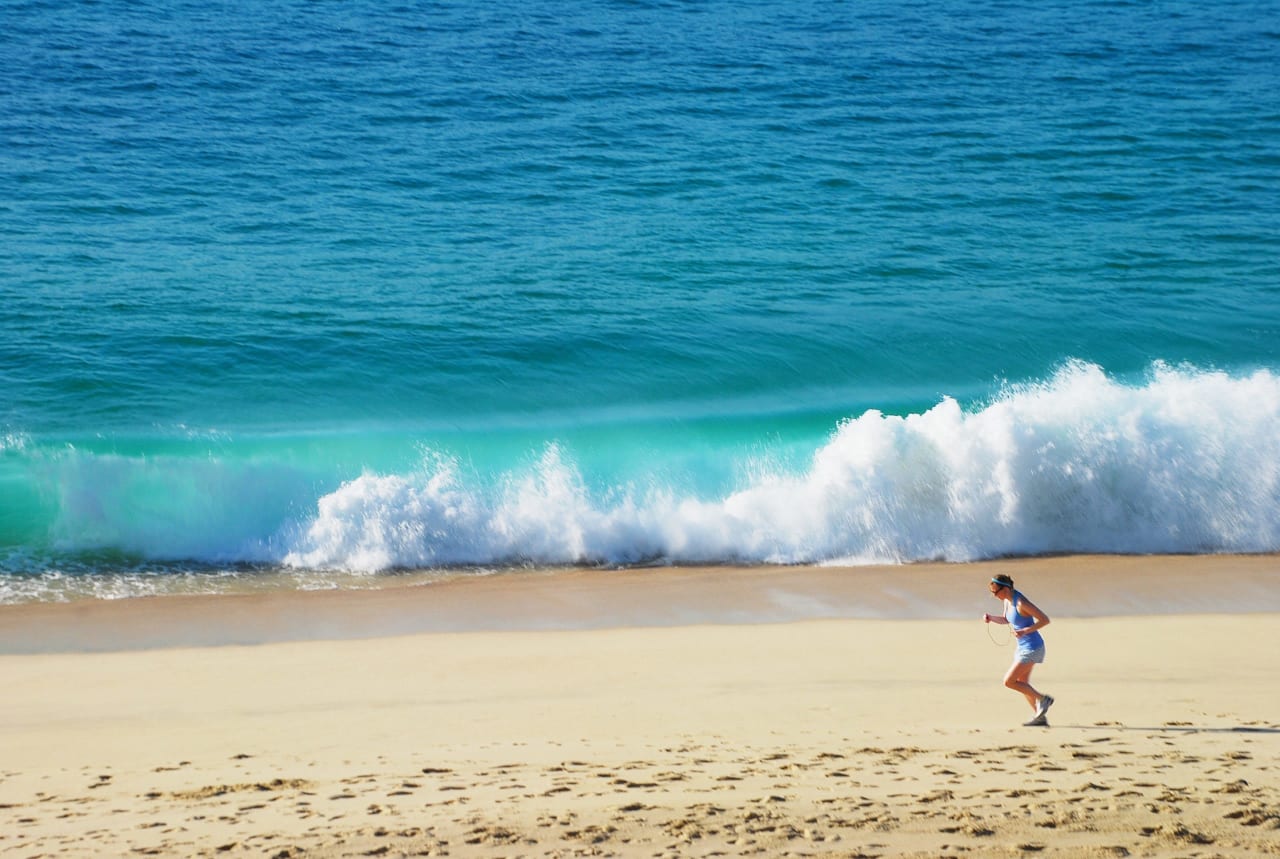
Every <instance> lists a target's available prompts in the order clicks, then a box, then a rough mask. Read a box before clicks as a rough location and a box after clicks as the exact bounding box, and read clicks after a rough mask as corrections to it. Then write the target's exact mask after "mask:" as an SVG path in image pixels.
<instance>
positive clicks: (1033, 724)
mask: <svg viewBox="0 0 1280 859" xmlns="http://www.w3.org/2000/svg"><path fill="white" fill-rule="evenodd" d="M1022 724H1023V726H1024V727H1027V728H1047V727H1049V720H1048V719H1046V718H1045V717H1044V714H1043V713H1041V714H1040V715H1039V716H1036V717H1035V718H1034V719H1032V720H1031V721H1030V722H1023V723H1022Z"/></svg>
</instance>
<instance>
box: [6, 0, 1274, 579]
mask: <svg viewBox="0 0 1280 859" xmlns="http://www.w3.org/2000/svg"><path fill="white" fill-rule="evenodd" d="M2 29H3V32H2V33H0V68H2V69H3V71H0V334H2V335H3V336H0V600H7V601H13V600H25V599H57V598H63V597H64V596H66V595H68V594H70V595H75V594H80V593H99V594H109V595H120V594H129V593H142V592H151V591H153V590H157V589H159V590H164V589H165V588H167V587H168V588H173V587H177V585H175V584H173V583H175V582H185V583H186V584H183V585H182V587H184V588H194V589H196V590H200V589H202V588H210V589H214V588H219V587H221V586H222V585H221V584H219V583H225V581H227V580H235V581H239V580H243V579H246V578H253V577H255V576H266V575H268V572H267V571H269V576H270V579H271V581H285V582H288V583H290V584H288V586H327V585H332V584H335V583H337V584H341V585H342V586H347V585H349V584H350V583H351V582H353V581H363V580H365V579H367V578H368V577H370V576H371V575H373V574H377V573H381V572H385V571H388V570H398V569H403V568H415V569H416V568H429V569H436V568H440V569H448V570H459V569H461V570H473V569H483V570H488V569H498V568H506V567H512V566H515V567H519V566H522V565H530V564H561V563H568V564H575V563H586V564H634V563H653V562H657V563H669V562H712V561H715V562H721V561H723V562H742V563H794V562H818V563H822V562H836V561H839V562H858V561H883V560H888V561H910V560H919V559H925V558H929V559H933V558H942V559H947V560H969V559H973V558H980V557H991V556H996V555H1007V554H1039V553H1044V552H1063V551H1066V552H1071V551H1104V552H1187V551H1190V552H1206V551H1211V552H1221V551H1227V552H1232V551H1275V550H1277V549H1280V503H1278V502H1280V472H1278V471H1277V466H1276V463H1277V462H1280V345H1278V344H1280V337H1278V336H1277V335H1278V334H1280V331H1278V329H1280V95H1278V93H1280V3H1277V2H1274V0H1263V2H1250V3H1243V2H1239V3H1236V2H1229V1H1228V2H1220V3H1209V4H1204V3H1178V2H1171V3H1163V2H1146V3H1139V2H1132V3H1126V2H1108V3H1079V2H1075V3H1061V2H1046V3H1035V4H1027V3H1004V2H978V0H944V2H936V3H928V4H926V3H880V2H861V3H836V2H803V1H802V2H795V0H788V2H781V0H779V2H767V0H766V2H751V3H728V2H580V3H575V2H554V3H552V2H542V0H521V2H519V3H513V2H505V0H497V2H487V3H471V2H462V3H421V4H417V3H408V4H402V5H387V4H375V3H368V2H363V0H355V2H346V3H336V2H295V3H288V2H280V3H270V4H249V3H242V2H217V0H213V2H200V3H189V2H182V0H177V2H166V3H154V2H111V1H110V0H109V1H108V2H97V3H92V2H86V3H62V2H56V3H55V2H31V3H24V2H16V3H10V4H7V5H6V7H5V25H4V27H3V28H2ZM264 580H265V579H264Z"/></svg>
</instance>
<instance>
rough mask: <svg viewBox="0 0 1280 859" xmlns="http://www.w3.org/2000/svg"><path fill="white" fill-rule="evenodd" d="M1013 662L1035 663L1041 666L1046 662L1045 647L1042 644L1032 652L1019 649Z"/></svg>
mask: <svg viewBox="0 0 1280 859" xmlns="http://www.w3.org/2000/svg"><path fill="white" fill-rule="evenodd" d="M1013 661H1014V662H1018V663H1023V664H1025V663H1027V662H1034V663H1036V664H1037V665H1039V664H1040V663H1041V662H1044V645H1043V644H1042V645H1040V646H1039V647H1036V648H1034V649H1031V650H1022V649H1019V650H1018V652H1017V653H1016V654H1014V657H1013Z"/></svg>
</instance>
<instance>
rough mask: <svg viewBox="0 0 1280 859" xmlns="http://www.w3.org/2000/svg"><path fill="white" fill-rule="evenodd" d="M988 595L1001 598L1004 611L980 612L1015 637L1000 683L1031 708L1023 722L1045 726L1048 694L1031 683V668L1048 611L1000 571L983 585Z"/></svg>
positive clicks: (1039, 658)
mask: <svg viewBox="0 0 1280 859" xmlns="http://www.w3.org/2000/svg"><path fill="white" fill-rule="evenodd" d="M987 587H988V589H989V590H990V591H991V595H992V596H993V597H995V598H996V599H999V600H1004V614H1003V615H998V614H983V615H982V619H983V620H984V621H986V622H987V623H1005V624H1009V625H1010V626H1012V627H1013V636H1014V638H1016V639H1018V650H1017V652H1015V653H1014V655H1013V665H1011V666H1009V671H1008V672H1007V673H1006V674H1005V675H1004V685H1005V686H1008V687H1009V688H1010V689H1012V690H1013V691H1015V692H1021V693H1022V695H1023V697H1025V698H1026V699H1027V703H1028V704H1030V705H1031V709H1032V710H1033V711H1035V716H1033V717H1032V718H1031V721H1029V722H1023V724H1024V725H1028V726H1031V725H1035V726H1043V727H1048V726H1049V719H1048V713H1049V708H1050V707H1052V706H1053V696H1052V695H1041V694H1040V693H1039V692H1037V691H1036V690H1035V689H1034V688H1033V687H1032V686H1031V669H1032V668H1035V667H1036V665H1037V664H1039V663H1041V662H1044V638H1042V637H1041V636H1040V630H1041V629H1044V628H1045V627H1046V626H1048V625H1049V615H1047V614H1045V613H1044V612H1042V611H1041V610H1040V609H1039V608H1038V607H1037V606H1036V604H1035V603H1033V602H1032V601H1031V600H1029V599H1027V598H1026V597H1024V596H1023V595H1022V593H1021V592H1020V591H1016V590H1014V589H1013V578H1012V577H1011V576H1008V575H1005V574H1004V573H1001V574H1000V575H998V576H996V577H995V578H993V579H992V580H991V584H990V585H988V586H987Z"/></svg>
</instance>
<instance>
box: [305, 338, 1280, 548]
mask: <svg viewBox="0 0 1280 859" xmlns="http://www.w3.org/2000/svg"><path fill="white" fill-rule="evenodd" d="M1278 462H1280V379H1278V378H1277V377H1276V376H1275V375H1274V374H1272V373H1271V372H1269V371H1265V370H1260V371H1257V372H1255V373H1253V374H1251V375H1246V376H1231V375H1228V374H1226V373H1221V372H1213V371H1204V370H1196V369H1191V368H1174V367H1168V366H1164V365H1157V366H1155V367H1154V368H1153V369H1152V371H1151V373H1150V374H1149V376H1148V378H1147V379H1146V380H1145V381H1144V382H1142V383H1140V384H1123V383H1121V382H1119V381H1117V380H1115V379H1112V378H1109V377H1107V376H1106V375H1105V373H1104V372H1103V371H1102V370H1101V369H1100V368H1098V367H1096V366H1093V365H1090V364H1085V363H1078V362H1077V363H1071V364H1068V365H1066V366H1065V367H1064V368H1063V369H1061V370H1060V371H1059V372H1058V373H1056V374H1055V375H1054V376H1053V377H1052V378H1051V379H1049V380H1048V381H1045V382H1043V383H1037V384H1027V385H1018V386H1011V387H1009V388H1007V389H1006V390H1005V391H1003V392H1002V393H1001V394H1000V395H999V396H997V397H995V398H994V399H993V400H992V401H991V402H990V403H988V404H986V405H985V406H984V407H981V408H977V409H971V410H964V409H962V408H961V407H960V406H959V404H958V403H956V402H955V401H954V400H951V399H943V400H942V401H941V402H940V403H938V404H937V405H936V406H935V407H933V408H932V409H929V410H928V411H926V412H924V413H922V414H913V415H908V416H906V417H897V416H891V415H885V414H882V413H880V412H877V411H869V412H866V413H865V414H863V415H861V416H860V417H857V418H852V419H850V420H847V421H845V422H844V423H842V424H841V425H840V426H839V427H838V428H836V429H835V430H834V432H833V433H832V435H831V436H830V437H829V439H828V440H827V441H826V443H825V444H823V445H822V446H821V447H820V448H819V449H818V450H817V451H816V452H815V453H814V455H813V457H812V460H811V462H810V463H809V466H808V468H807V469H804V470H803V471H802V472H801V473H786V472H782V471H780V470H772V471H770V470H764V471H761V470H756V471H755V474H754V476H753V477H752V478H751V480H750V481H749V482H748V483H747V484H746V485H743V486H741V487H740V488H738V489H736V491H732V492H728V493H725V494H724V495H722V496H721V497H713V498H705V497H697V496H695V495H692V494H687V493H682V492H681V490H680V488H679V487H667V488H663V489H647V490H644V491H641V490H638V489H636V488H634V487H621V486H609V487H603V488H599V487H590V486H588V485H587V483H586V481H585V480H584V479H583V477H582V475H581V474H580V473H579V470H578V469H577V468H576V467H575V466H574V464H573V462H572V459H571V458H570V457H569V456H568V455H567V454H566V452H564V451H562V450H561V449H560V448H559V447H557V446H556V445H550V446H549V447H548V448H547V450H546V451H545V453H544V454H543V455H542V457H541V458H540V459H539V460H538V461H537V462H536V464H534V465H533V466H531V467H529V468H527V469H525V470H521V471H513V472H512V473H510V474H507V475H505V476H504V478H503V479H502V480H500V481H499V482H498V488H497V489H494V488H491V487H485V486H482V484H481V482H480V481H478V480H475V479H468V478H467V476H466V475H465V474H464V471H463V470H462V469H461V468H460V467H459V465H458V464H457V463H455V462H452V461H450V460H448V459H444V458H440V457H429V458H428V459H427V461H426V462H425V463H424V465H423V467H422V468H421V469H420V470H418V471H416V472H414V473H407V474H373V473H368V474H364V475H362V476H360V477H359V478H357V479H354V480H351V481H349V482H347V483H345V484H344V485H343V486H341V487H340V488H339V489H338V490H337V491H335V492H332V493H330V494H328V495H326V496H325V497H323V498H321V499H320V501H319V504H318V510H317V512H316V514H315V516H314V517H313V518H312V519H311V520H310V521H309V522H306V523H304V525H303V526H302V527H300V528H299V529H297V531H296V533H294V534H293V535H292V536H290V537H288V538H287V542H288V544H289V545H288V547H287V551H285V552H284V554H283V557H282V558H281V560H282V561H283V562H284V563H285V564H287V565H291V566H297V567H307V568H331V569H343V570H351V571H376V570H384V569H388V568H393V567H420V566H444V565H460V564H488V565H499V564H511V563H541V564H558V563H632V562H637V561H641V560H652V559H660V560H663V561H669V562H715V561H736V562H763V563H798V562H816V563H824V562H845V563H858V562H880V561H912V560H923V559H945V560H952V561H962V560H973V559H978V558H985V557H994V556H1004V555H1011V554H1013V555H1023V554H1042V553H1050V552H1115V553H1174V552H1255V551H1275V550H1277V549H1280V503H1278V502H1280V471H1278V469H1277V463H1278Z"/></svg>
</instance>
